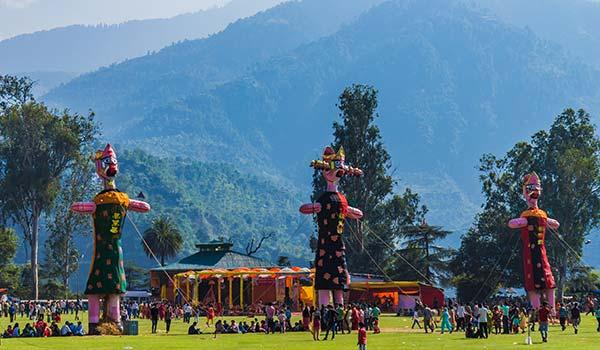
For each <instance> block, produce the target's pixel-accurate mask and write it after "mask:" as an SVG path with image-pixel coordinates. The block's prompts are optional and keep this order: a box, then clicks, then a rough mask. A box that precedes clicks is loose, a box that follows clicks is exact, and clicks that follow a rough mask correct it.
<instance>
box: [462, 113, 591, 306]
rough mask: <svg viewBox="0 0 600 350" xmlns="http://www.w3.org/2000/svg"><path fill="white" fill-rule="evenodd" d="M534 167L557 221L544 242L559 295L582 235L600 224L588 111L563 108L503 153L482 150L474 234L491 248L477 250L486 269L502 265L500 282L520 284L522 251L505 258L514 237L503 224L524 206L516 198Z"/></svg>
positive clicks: (575, 263) (577, 263)
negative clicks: (480, 201)
mask: <svg viewBox="0 0 600 350" xmlns="http://www.w3.org/2000/svg"><path fill="white" fill-rule="evenodd" d="M533 170H535V171H536V172H537V173H538V174H539V175H540V177H541V181H542V188H543V192H542V197H541V200H540V207H541V208H542V209H544V210H545V211H547V212H548V215H549V216H550V217H553V218H556V219H557V220H558V221H559V222H560V223H561V227H560V229H559V234H560V236H558V235H556V234H555V233H553V232H548V233H547V236H546V245H547V248H548V255H549V259H550V263H551V265H552V266H553V267H554V268H555V270H556V274H555V277H556V281H557V286H558V294H559V297H562V295H563V292H564V286H565V283H566V281H567V280H568V278H569V274H570V273H571V272H572V271H573V269H574V268H580V267H581V265H582V261H581V254H582V250H583V242H584V240H585V237H586V235H588V234H589V233H590V231H591V230H592V229H593V228H595V227H598V225H599V223H600V215H599V214H598V213H600V140H599V139H598V137H597V136H596V131H595V128H594V125H593V124H592V123H591V117H590V115H589V114H588V113H586V112H585V111H584V110H578V111H575V110H573V109H566V110H564V111H563V112H562V113H561V114H560V115H558V116H557V117H556V118H555V120H554V122H553V124H552V125H551V127H550V129H549V130H541V131H538V132H537V133H535V134H534V135H533V136H532V137H531V140H530V141H529V142H519V143H517V144H515V146H514V147H513V148H512V149H511V150H510V151H509V152H508V153H507V154H506V155H505V156H504V157H501V158H498V157H496V156H494V155H490V154H486V155H484V156H483V157H482V159H481V163H480V171H481V175H480V179H481V182H482V191H483V194H484V196H485V203H484V207H483V212H482V214H481V215H479V216H478V219H477V223H476V229H475V232H477V234H480V235H482V236H484V237H488V238H489V240H490V242H491V244H492V245H493V246H495V247H496V249H495V250H491V251H489V250H488V249H481V250H480V251H481V252H482V253H484V252H485V254H490V255H491V257H492V260H493V261H494V263H492V264H493V265H490V266H488V267H492V268H494V269H498V270H500V269H503V270H504V271H499V272H498V273H500V274H501V275H502V276H505V279H504V281H502V282H503V283H504V284H507V285H511V286H520V285H522V279H521V276H522V271H521V269H522V267H521V266H522V261H521V254H516V255H517V256H515V258H514V259H512V260H509V259H508V257H510V256H512V254H510V255H507V254H506V252H505V250H504V249H503V248H502V247H507V246H513V243H511V242H514V241H515V238H514V237H515V236H518V233H517V232H514V231H512V230H510V229H508V228H507V227H506V223H507V221H508V219H510V218H513V217H518V216H519V214H520V213H521V212H522V211H523V210H524V209H526V208H525V204H524V202H523V199H522V196H521V186H522V179H523V176H524V175H525V174H527V173H529V172H531V171H533ZM467 236H468V235H467ZM467 236H465V239H463V240H462V245H461V250H459V254H458V255H457V259H455V262H454V265H455V267H456V269H457V270H458V271H460V269H461V263H460V262H459V261H458V259H461V258H464V259H467V258H468V257H467V256H466V255H465V254H461V251H465V252H466V251H467V250H469V249H466V248H468V247H469V246H470V245H473V244H474V243H473V241H469V240H468V238H469V237H467ZM475 242H476V241H475ZM463 248H465V249H463ZM517 249H519V251H520V248H517ZM481 257H482V258H484V257H483V256H481ZM488 257H489V256H488ZM504 266H506V267H504ZM463 271H464V270H463ZM490 287H491V288H494V287H495V286H490Z"/></svg>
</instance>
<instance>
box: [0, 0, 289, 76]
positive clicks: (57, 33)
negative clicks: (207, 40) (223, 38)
mask: <svg viewBox="0 0 600 350" xmlns="http://www.w3.org/2000/svg"><path fill="white" fill-rule="evenodd" d="M282 1H284V0H253V1H246V0H233V1H231V2H229V3H227V4H225V5H224V6H222V7H215V8H211V9H208V10H205V11H199V12H195V13H190V14H184V15H180V16H176V17H173V18H165V19H148V20H135V21H129V22H125V23H121V24H114V25H97V26H85V25H72V26H67V27H61V28H55V29H51V30H45V31H39V32H35V33H31V34H23V35H18V36H16V37H13V38H10V39H7V40H3V41H0V57H2V59H1V60H0V72H3V73H17V72H36V71H50V72H57V71H58V72H72V73H84V72H88V71H90V70H93V69H96V68H98V67H102V66H107V65H110V64H112V63H115V62H119V61H122V60H124V59H128V58H133V57H137V56H141V55H145V54H146V53H147V52H150V51H156V50H159V49H161V48H163V47H165V46H167V45H170V44H171V43H173V42H177V41H181V40H185V39H198V38H203V37H206V36H208V35H210V34H213V33H215V32H218V31H220V30H222V29H223V28H225V27H226V26H227V25H228V24H229V23H231V22H233V21H235V20H237V19H239V18H243V17H248V16H252V15H254V14H255V13H257V12H258V11H262V10H265V9H268V8H270V7H273V6H274V5H276V4H278V3H280V2H282Z"/></svg>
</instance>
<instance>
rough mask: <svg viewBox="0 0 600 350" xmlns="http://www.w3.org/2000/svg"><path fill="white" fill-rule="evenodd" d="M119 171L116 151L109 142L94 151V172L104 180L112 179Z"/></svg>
mask: <svg viewBox="0 0 600 350" xmlns="http://www.w3.org/2000/svg"><path fill="white" fill-rule="evenodd" d="M118 172H119V163H118V162H117V153H116V152H115V150H114V149H113V148H112V146H111V145H110V144H107V145H106V147H105V148H104V150H103V151H98V152H96V174H98V176H100V178H102V179H105V180H112V179H114V178H115V177H116V176H117V173H118Z"/></svg>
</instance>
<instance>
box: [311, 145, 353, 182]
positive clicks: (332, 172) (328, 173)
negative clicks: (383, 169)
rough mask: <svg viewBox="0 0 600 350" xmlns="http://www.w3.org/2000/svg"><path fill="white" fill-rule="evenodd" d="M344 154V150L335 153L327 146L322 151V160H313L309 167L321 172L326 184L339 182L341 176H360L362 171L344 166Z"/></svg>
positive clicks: (341, 148)
mask: <svg viewBox="0 0 600 350" xmlns="http://www.w3.org/2000/svg"><path fill="white" fill-rule="evenodd" d="M345 160H346V154H345V153H344V148H343V147H340V149H339V150H338V151H337V152H336V151H335V150H334V149H333V148H332V147H330V146H327V147H325V150H324V151H323V159H322V160H313V161H312V162H311V163H310V166H311V167H313V168H315V169H319V170H322V171H323V177H325V180H327V182H332V183H336V182H338V181H340V179H341V178H342V176H344V175H347V176H361V175H362V174H363V172H362V170H360V169H359V168H353V167H350V166H347V165H346V164H345Z"/></svg>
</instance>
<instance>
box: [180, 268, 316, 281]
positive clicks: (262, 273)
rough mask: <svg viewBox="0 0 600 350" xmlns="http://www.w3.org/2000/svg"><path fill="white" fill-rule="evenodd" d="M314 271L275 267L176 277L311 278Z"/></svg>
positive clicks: (212, 270)
mask: <svg viewBox="0 0 600 350" xmlns="http://www.w3.org/2000/svg"><path fill="white" fill-rule="evenodd" d="M313 272H314V270H311V269H308V268H306V267H296V266H294V267H273V268H270V269H266V268H246V267H241V268H236V269H207V270H200V271H186V272H180V273H178V274H176V275H175V277H180V278H191V279H196V278H200V279H205V278H214V277H216V278H221V277H239V276H242V277H246V276H248V277H255V278H256V277H259V278H260V277H275V276H310V275H311V273H313Z"/></svg>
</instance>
